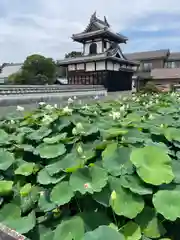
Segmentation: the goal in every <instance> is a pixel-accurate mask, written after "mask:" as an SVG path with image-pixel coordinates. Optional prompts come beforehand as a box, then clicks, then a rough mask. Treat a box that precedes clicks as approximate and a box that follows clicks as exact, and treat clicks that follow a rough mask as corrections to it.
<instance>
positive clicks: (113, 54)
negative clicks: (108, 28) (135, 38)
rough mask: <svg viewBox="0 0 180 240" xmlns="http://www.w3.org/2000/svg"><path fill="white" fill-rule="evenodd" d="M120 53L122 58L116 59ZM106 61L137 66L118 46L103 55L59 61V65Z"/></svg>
mask: <svg viewBox="0 0 180 240" xmlns="http://www.w3.org/2000/svg"><path fill="white" fill-rule="evenodd" d="M118 51H120V54H121V55H122V58H118V57H116V53H118ZM105 59H111V60H115V61H118V62H124V63H127V62H128V63H131V64H132V65H136V63H135V62H133V61H129V60H127V59H126V58H124V56H123V54H122V52H121V49H120V48H119V46H118V45H116V46H114V47H113V46H112V47H110V48H109V49H108V50H107V51H105V52H104V53H101V54H96V55H86V56H80V57H73V58H67V59H64V60H60V61H58V63H59V65H66V64H70V63H79V62H86V61H98V60H105Z"/></svg>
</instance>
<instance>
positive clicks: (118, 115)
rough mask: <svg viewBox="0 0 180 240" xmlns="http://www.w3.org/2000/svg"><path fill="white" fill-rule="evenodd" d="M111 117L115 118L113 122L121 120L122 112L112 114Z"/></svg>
mask: <svg viewBox="0 0 180 240" xmlns="http://www.w3.org/2000/svg"><path fill="white" fill-rule="evenodd" d="M109 116H110V117H112V118H113V120H116V119H119V118H120V117H121V114H120V112H112V113H110V114H109Z"/></svg>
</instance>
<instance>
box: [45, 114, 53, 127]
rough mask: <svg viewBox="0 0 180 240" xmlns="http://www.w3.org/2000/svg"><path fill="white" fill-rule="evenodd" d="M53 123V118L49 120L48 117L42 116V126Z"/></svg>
mask: <svg viewBox="0 0 180 240" xmlns="http://www.w3.org/2000/svg"><path fill="white" fill-rule="evenodd" d="M52 121H53V118H51V117H50V116H49V115H44V117H43V119H42V123H43V124H44V125H48V124H50V123H51V122H52Z"/></svg>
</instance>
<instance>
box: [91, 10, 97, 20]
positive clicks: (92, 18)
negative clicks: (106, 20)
mask: <svg viewBox="0 0 180 240" xmlns="http://www.w3.org/2000/svg"><path fill="white" fill-rule="evenodd" d="M95 19H96V11H95V12H94V13H93V14H92V16H91V20H90V21H93V20H95Z"/></svg>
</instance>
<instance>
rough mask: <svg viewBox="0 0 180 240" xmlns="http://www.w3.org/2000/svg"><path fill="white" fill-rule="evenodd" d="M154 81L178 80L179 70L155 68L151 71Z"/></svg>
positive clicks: (179, 76)
mask: <svg viewBox="0 0 180 240" xmlns="http://www.w3.org/2000/svg"><path fill="white" fill-rule="evenodd" d="M151 77H152V78H154V79H177V78H179V79H180V68H155V69H152V71H151Z"/></svg>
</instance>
